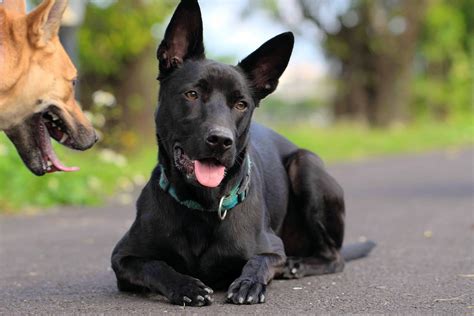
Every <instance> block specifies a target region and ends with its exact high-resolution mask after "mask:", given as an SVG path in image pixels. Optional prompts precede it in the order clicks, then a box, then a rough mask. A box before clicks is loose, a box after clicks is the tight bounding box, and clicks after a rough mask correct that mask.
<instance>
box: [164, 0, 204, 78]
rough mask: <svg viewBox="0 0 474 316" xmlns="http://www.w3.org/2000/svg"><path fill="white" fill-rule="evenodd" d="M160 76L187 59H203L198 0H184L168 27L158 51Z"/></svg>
mask: <svg viewBox="0 0 474 316" xmlns="http://www.w3.org/2000/svg"><path fill="white" fill-rule="evenodd" d="M157 58H158V60H159V63H160V77H159V78H163V77H164V76H166V75H167V74H169V73H170V72H171V71H172V70H173V69H175V68H177V67H179V66H180V65H181V64H182V63H183V62H184V61H185V60H186V59H203V58H205V55H204V43H203V38H202V18H201V9H200V8H199V4H198V2H197V0H182V1H181V3H180V4H179V5H178V7H177V8H176V11H175V12H174V14H173V17H172V18H171V22H170V24H169V25H168V27H167V28H166V32H165V38H164V39H163V41H162V42H161V44H160V46H159V47H158V51H157Z"/></svg>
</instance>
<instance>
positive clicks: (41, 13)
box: [27, 0, 67, 47]
mask: <svg viewBox="0 0 474 316" xmlns="http://www.w3.org/2000/svg"><path fill="white" fill-rule="evenodd" d="M66 7H67V0H56V1H55V0H44V1H43V2H42V3H41V4H40V5H39V6H38V7H37V8H36V9H35V10H34V11H33V12H31V13H30V14H28V16H27V21H28V32H29V34H28V35H29V38H30V41H31V42H32V44H33V45H35V46H37V47H43V46H45V45H46V44H47V43H48V41H49V40H51V39H52V38H53V37H54V36H56V35H57V34H58V32H59V27H60V26H61V18H62V16H63V13H64V10H66Z"/></svg>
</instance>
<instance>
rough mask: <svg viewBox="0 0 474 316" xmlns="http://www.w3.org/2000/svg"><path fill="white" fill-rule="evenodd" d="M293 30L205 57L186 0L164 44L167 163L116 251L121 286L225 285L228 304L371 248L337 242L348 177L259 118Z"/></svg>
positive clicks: (191, 291)
mask: <svg viewBox="0 0 474 316" xmlns="http://www.w3.org/2000/svg"><path fill="white" fill-rule="evenodd" d="M293 41H294V39H293V35H292V34H291V33H283V34H280V35H278V36H276V37H274V38H272V39H270V40H269V41H268V42H266V43H265V44H263V45H262V46H261V47H260V48H258V49H257V50H256V51H255V52H253V53H252V54H250V55H249V56H248V57H246V58H245V59H244V60H242V61H241V62H240V63H239V64H238V65H237V66H230V65H225V64H221V63H218V62H216V61H213V60H209V59H206V58H205V54H204V46H203V33H202V20H201V13H200V9H199V6H198V3H197V1H194V0H183V1H181V3H180V4H179V5H178V7H177V9H176V11H175V13H174V15H173V17H172V19H171V22H170V24H169V26H168V28H167V29H166V33H165V37H164V39H163V41H162V42H161V44H160V46H159V48H158V52H157V56H158V60H159V68H160V75H159V80H160V83H161V89H160V94H159V108H158V111H157V112H156V117H155V123H156V133H157V138H158V147H159V163H158V165H157V166H156V168H155V169H154V170H153V173H152V176H151V179H150V181H149V182H148V184H147V185H146V186H145V188H144V189H143V191H142V193H141V195H140V197H139V199H138V202H137V215H136V219H135V222H134V223H133V225H132V227H131V228H130V230H129V231H128V232H127V233H126V234H125V236H124V237H123V238H122V239H121V240H120V241H119V243H118V244H117V246H116V247H115V249H114V251H113V254H112V267H113V270H114V271H115V274H116V277H117V284H118V288H119V289H120V290H121V291H134V292H152V293H161V294H162V295H164V296H166V297H167V298H168V299H169V301H170V302H171V303H173V304H179V305H183V304H185V305H192V306H204V305H209V304H211V302H212V301H213V298H212V293H213V290H212V289H222V288H227V301H228V302H229V303H234V304H255V303H263V302H264V301H265V298H266V289H267V285H268V284H269V283H270V282H271V280H272V279H274V278H284V279H293V278H301V277H304V276H309V275H319V274H325V273H336V272H340V271H342V270H343V267H344V262H345V261H347V260H351V259H357V258H360V257H364V256H366V255H367V254H368V253H369V252H370V250H371V249H372V248H373V247H374V243H373V242H370V241H368V242H365V243H359V244H355V245H351V246H349V247H344V248H342V250H341V246H342V242H343V236H344V199H343V192H342V189H341V187H340V186H339V185H338V184H337V182H336V181H335V180H334V178H332V177H331V176H330V175H329V174H328V173H327V172H326V171H325V169H324V166H323V164H322V162H321V160H320V159H319V158H318V156H316V155H315V154H313V153H311V152H309V151H307V150H304V149H299V148H297V147H296V146H295V145H294V144H292V143H291V142H289V141H288V140H286V139H285V138H283V137H282V136H280V135H278V134H277V133H275V132H273V131H272V130H270V129H268V128H265V127H263V126H261V125H257V124H255V123H252V122H251V118H252V113H253V111H254V110H255V109H256V108H257V107H258V105H259V103H260V101H261V100H262V99H263V98H265V97H266V96H267V95H268V94H270V93H272V92H273V91H274V90H275V89H276V87H277V84H278V79H279V77H280V76H281V74H282V73H283V71H284V70H285V68H286V66H287V64H288V61H289V59H290V55H291V52H292V49H293ZM211 288H212V289H211Z"/></svg>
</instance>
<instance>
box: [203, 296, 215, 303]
mask: <svg viewBox="0 0 474 316" xmlns="http://www.w3.org/2000/svg"><path fill="white" fill-rule="evenodd" d="M204 298H205V299H206V300H208V301H209V302H212V301H213V299H212V297H211V296H209V295H205V296H204Z"/></svg>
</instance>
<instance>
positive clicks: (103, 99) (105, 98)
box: [92, 90, 117, 107]
mask: <svg viewBox="0 0 474 316" xmlns="http://www.w3.org/2000/svg"><path fill="white" fill-rule="evenodd" d="M92 100H93V101H94V104H95V105H97V106H99V107H102V106H107V107H113V106H114V105H115V104H116V101H117V100H116V99H115V96H114V95H113V94H112V93H110V92H107V91H103V90H97V91H96V92H94V93H93V94H92Z"/></svg>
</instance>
